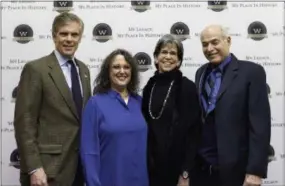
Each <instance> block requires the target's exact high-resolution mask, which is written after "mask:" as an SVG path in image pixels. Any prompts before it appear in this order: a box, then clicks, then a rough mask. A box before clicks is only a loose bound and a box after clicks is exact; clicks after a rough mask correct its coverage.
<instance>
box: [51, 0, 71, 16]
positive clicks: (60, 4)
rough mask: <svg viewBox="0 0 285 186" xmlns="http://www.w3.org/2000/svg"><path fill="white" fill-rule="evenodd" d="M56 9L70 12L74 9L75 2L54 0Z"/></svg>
mask: <svg viewBox="0 0 285 186" xmlns="http://www.w3.org/2000/svg"><path fill="white" fill-rule="evenodd" d="M53 6H54V10H55V11H57V12H60V13H61V12H68V11H70V10H72V9H73V8H72V7H73V2H72V1H57V0H55V1H54V2H53Z"/></svg>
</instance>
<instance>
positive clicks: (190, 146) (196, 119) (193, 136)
mask: <svg viewBox="0 0 285 186" xmlns="http://www.w3.org/2000/svg"><path fill="white" fill-rule="evenodd" d="M182 86H183V91H182V92H183V93H182V95H183V98H182V100H183V103H181V107H182V109H181V111H180V112H181V115H180V117H181V118H180V119H181V122H183V124H184V125H185V126H186V127H187V128H186V130H187V137H186V146H185V148H186V156H185V160H184V164H183V166H182V172H183V171H188V172H189V173H190V172H191V171H192V169H193V167H194V161H195V157H196V155H197V151H198V145H199V143H200V137H201V128H202V121H201V108H200V104H199V98H198V94H197V91H196V86H195V84H194V83H193V82H192V81H190V80H188V79H186V78H185V79H184V83H183V85H182Z"/></svg>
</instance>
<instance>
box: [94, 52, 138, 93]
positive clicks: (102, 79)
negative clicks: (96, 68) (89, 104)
mask: <svg viewBox="0 0 285 186" xmlns="http://www.w3.org/2000/svg"><path fill="white" fill-rule="evenodd" d="M117 55H122V56H124V58H125V60H126V61H127V63H128V64H129V65H130V66H131V80H130V82H129V84H128V85H127V89H128V91H129V92H130V93H133V94H137V93H138V86H139V73H138V65H137V63H136V61H135V59H134V58H133V56H132V54H131V53H130V52H128V51H127V50H124V49H117V50H114V51H113V52H112V53H110V54H109V55H108V56H107V57H106V58H105V59H104V61H103V63H102V65H101V69H100V72H99V73H98V75H97V77H96V79H95V81H94V85H95V87H94V90H93V94H97V93H106V92H108V91H109V90H110V88H111V81H110V67H111V65H112V63H113V61H114V58H115V57H116V56H117Z"/></svg>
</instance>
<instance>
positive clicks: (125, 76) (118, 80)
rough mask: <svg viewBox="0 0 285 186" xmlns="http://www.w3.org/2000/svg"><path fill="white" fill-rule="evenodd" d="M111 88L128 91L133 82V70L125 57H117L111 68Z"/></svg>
mask: <svg viewBox="0 0 285 186" xmlns="http://www.w3.org/2000/svg"><path fill="white" fill-rule="evenodd" d="M109 75H110V80H111V87H112V88H113V89H115V90H122V89H127V86H128V84H129V82H130V81H131V76H132V69H131V66H130V64H129V63H128V62H127V61H126V59H125V57H124V56H123V55H120V54H119V55H116V56H115V57H114V59H113V62H112V63H111V66H110V73H109Z"/></svg>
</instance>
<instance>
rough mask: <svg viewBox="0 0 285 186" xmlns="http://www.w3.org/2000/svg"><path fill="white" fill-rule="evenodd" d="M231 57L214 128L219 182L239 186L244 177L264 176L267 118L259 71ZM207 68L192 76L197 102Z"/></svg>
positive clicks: (266, 154) (268, 117)
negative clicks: (195, 87)
mask: <svg viewBox="0 0 285 186" xmlns="http://www.w3.org/2000/svg"><path fill="white" fill-rule="evenodd" d="M231 55H232V60H231V62H230V63H229V65H228V67H227V69H226V71H225V74H224V75H223V80H222V84H221V87H220V90H219V93H218V98H217V103H216V108H215V128H216V134H217V148H218V160H219V166H220V176H221V181H222V183H223V185H225V186H228V185H231V186H235V185H236V186H240V185H242V183H243V181H244V176H245V174H253V175H257V176H260V177H263V178H266V176H267V166H268V147H269V145H270V133H271V116H270V106H269V100H268V94H267V88H266V74H265V71H264V69H263V67H262V66H260V65H258V64H255V63H253V62H249V61H241V60H238V59H237V58H236V57H235V56H234V55H233V54H231ZM207 66H208V64H205V65H203V66H202V67H200V68H199V69H198V71H197V72H196V76H195V82H196V85H197V88H198V92H199V95H200V98H201V91H202V88H203V87H202V80H203V78H204V77H203V76H204V74H205V71H206V69H207ZM200 100H201V99H200ZM200 104H201V106H202V103H201V101H200ZM203 117H206V116H205V115H204V116H203Z"/></svg>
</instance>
